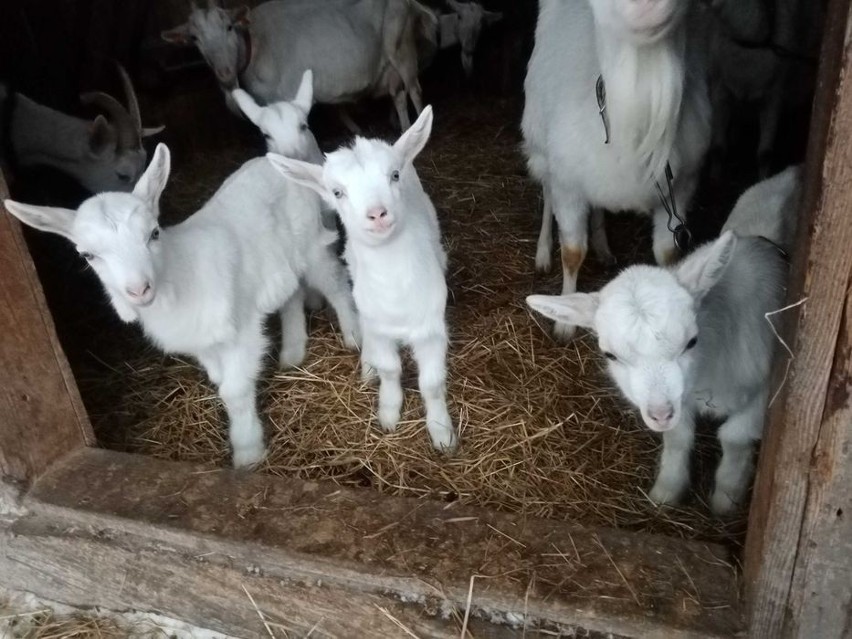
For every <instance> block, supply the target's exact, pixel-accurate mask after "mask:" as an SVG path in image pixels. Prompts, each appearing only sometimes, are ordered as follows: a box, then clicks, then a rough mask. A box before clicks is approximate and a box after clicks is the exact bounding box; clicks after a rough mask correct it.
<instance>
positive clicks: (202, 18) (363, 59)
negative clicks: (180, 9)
mask: <svg viewBox="0 0 852 639" xmlns="http://www.w3.org/2000/svg"><path fill="white" fill-rule="evenodd" d="M434 20H435V17H434V15H433V14H432V13H431V12H430V11H428V10H427V9H425V8H424V7H422V6H421V5H419V3H417V2H416V1H415V0H357V1H355V2H342V1H327V2H288V1H287V0H272V1H269V2H264V3H262V4H260V5H258V6H257V7H255V8H254V9H252V10H251V11H250V12H249V11H248V10H247V9H246V8H245V7H242V8H240V9H233V10H226V9H223V8H220V7H217V6H210V7H209V8H207V9H201V8H198V7H194V8H193V9H192V11H191V13H190V15H189V19H188V21H187V22H186V24H184V25H181V26H179V27H176V28H174V29H171V30H169V31H164V32H163V34H162V36H163V38H164V39H165V40H167V41H169V42H174V43H183V44H188V43H190V42H194V43H195V44H196V46H197V47H198V48H199V50H200V51H201V53H202V55H204V57H205V59H206V60H207V62H208V64H209V65H210V66H211V67H212V69H213V70H214V72H215V74H216V76H217V78H218V80H219V83H220V85H221V86H222V88H223V89H224V90H225V91H226V93H227V94H228V95H229V94H230V91H231V90H233V89H234V88H236V87H237V86H241V87H243V88H245V90H246V91H248V93H250V94H251V95H252V96H253V97H254V98H255V99H257V100H258V101H260V102H261V103H270V102H276V101H280V100H289V99H291V98H292V96H293V95H294V94H295V91H296V87H297V86H298V84H299V81H300V78H301V76H302V73H303V72H304V71H305V69H308V68H311V69H312V70H313V72H314V99H315V100H316V101H317V102H320V103H323V104H341V103H347V102H353V101H356V100H358V99H361V98H363V97H382V96H384V95H390V96H391V97H392V98H393V100H394V104H395V106H396V108H397V113H398V116H399V119H400V122H401V123H402V126H403V127H407V126H408V124H409V123H410V120H409V118H408V111H407V98H408V97H410V98H411V100H412V102H413V104H414V107H415V109H416V110H417V112H418V113H419V112H420V110H421V109H422V103H421V97H420V96H421V89H420V83H419V80H418V77H417V72H418V69H417V53H416V46H415V43H414V37H415V33H417V30H419V29H422V30H424V31H428V30H429V29H431V28H433V27H430V26H429V25H428V24H427V23H429V22H430V21H434ZM243 33H247V34H248V38H249V40H250V42H251V57H250V59H249V57H248V53H249V52H248V48H247V46H246V40H245V38H244V36H243V35H242V34H243ZM329 43H333V44H334V46H329ZM229 104H230V103H229Z"/></svg>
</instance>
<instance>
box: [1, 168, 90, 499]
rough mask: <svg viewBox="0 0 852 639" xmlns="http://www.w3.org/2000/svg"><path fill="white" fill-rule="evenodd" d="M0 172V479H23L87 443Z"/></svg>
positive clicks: (79, 406)
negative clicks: (6, 202) (5, 204)
mask: <svg viewBox="0 0 852 639" xmlns="http://www.w3.org/2000/svg"><path fill="white" fill-rule="evenodd" d="M8 196H9V194H8V191H7V189H6V183H5V182H4V181H3V177H2V175H0V479H6V480H12V481H20V482H26V481H29V480H31V479H32V478H34V477H35V476H36V475H38V474H39V473H40V472H41V471H42V470H44V469H45V468H47V467H48V466H49V465H50V464H51V463H52V462H53V461H54V460H56V459H57V458H58V457H60V456H62V455H65V454H66V453H68V452H69V451H71V450H74V449H76V448H78V447H80V446H85V445H88V444H91V443H92V442H93V441H94V436H93V434H92V429H91V425H90V424H89V419H88V417H87V415H86V412H85V410H84V409H83V403H82V401H81V399H80V395H79V393H78V391H77V385H76V383H75V381H74V377H73V375H72V374H71V369H70V368H69V366H68V361H67V360H66V359H65V355H64V353H63V352H62V347H61V346H60V345H59V340H58V339H57V337H56V331H55V329H54V325H53V320H52V319H51V316H50V312H49V310H48V308H47V303H46V301H45V299H44V294H43V293H42V289H41V284H40V283H39V280H38V276H37V274H36V271H35V266H34V265H33V263H32V260H31V258H30V255H29V252H28V251H27V246H26V243H25V242H24V238H23V235H22V234H21V228H20V225H19V224H18V222H17V221H16V220H15V219H14V218H12V216H11V215H9V214H8V213H7V212H6V210H5V208H4V207H3V206H2V200H3V199H5V198H7V197H8Z"/></svg>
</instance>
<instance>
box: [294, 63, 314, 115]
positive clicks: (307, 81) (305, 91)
mask: <svg viewBox="0 0 852 639" xmlns="http://www.w3.org/2000/svg"><path fill="white" fill-rule="evenodd" d="M313 103H314V72H313V71H311V70H310V69H306V70H305V72H304V73H303V74H302V82H301V83H300V84H299V90H298V91H297V92H296V97H295V99H294V100H293V104H295V105H296V106H297V107H299V108H300V109H302V110H303V111H304V112H305V113H308V112H310V110H311V106H312V105H313Z"/></svg>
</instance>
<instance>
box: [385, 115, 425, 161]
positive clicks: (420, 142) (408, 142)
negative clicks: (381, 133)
mask: <svg viewBox="0 0 852 639" xmlns="http://www.w3.org/2000/svg"><path fill="white" fill-rule="evenodd" d="M431 133H432V107H431V105H430V106H427V107H426V108H425V109H423V112H422V113H421V114H420V117H419V118H417V121H416V122H415V123H414V124H412V125H411V126H410V127H409V128H408V130H407V131H406V132H405V133H403V134H402V135H401V136H400V137H399V139H398V140H397V141H396V143H395V144H394V145H393V150H394V151H395V152H396V153H397V154H398V155H399V156H400V158H401V159H402V163H403V164H408V163H409V162H413V161H414V158H416V157H417V155H418V154H419V153H420V151H422V150H423V147H424V146H426V143H427V142H428V141H429V135H430V134H431Z"/></svg>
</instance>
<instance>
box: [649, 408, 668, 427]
mask: <svg viewBox="0 0 852 639" xmlns="http://www.w3.org/2000/svg"><path fill="white" fill-rule="evenodd" d="M648 416H649V417H650V418H651V419H653V420H654V421H655V422H657V423H658V424H662V425H665V424H667V423H668V422H669V420H671V418H672V417H674V406H672V405H671V404H662V405H660V406H651V407H650V408H649V409H648Z"/></svg>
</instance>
